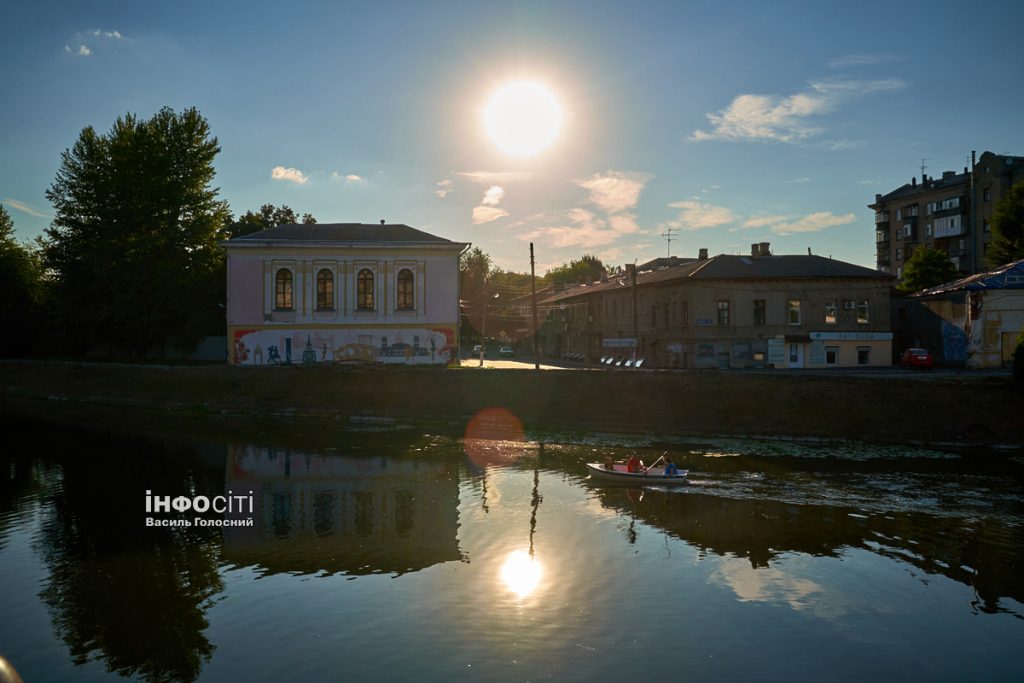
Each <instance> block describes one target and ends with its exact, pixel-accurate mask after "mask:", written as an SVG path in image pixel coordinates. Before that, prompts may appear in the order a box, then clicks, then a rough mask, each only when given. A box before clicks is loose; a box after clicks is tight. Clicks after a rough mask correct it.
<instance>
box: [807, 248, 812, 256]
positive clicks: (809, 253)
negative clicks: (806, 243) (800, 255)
mask: <svg viewBox="0 0 1024 683" xmlns="http://www.w3.org/2000/svg"><path fill="white" fill-rule="evenodd" d="M807 255H808V256H813V254H811V248H810V247H807Z"/></svg>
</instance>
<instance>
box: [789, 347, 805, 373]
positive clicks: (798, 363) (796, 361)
mask: <svg viewBox="0 0 1024 683" xmlns="http://www.w3.org/2000/svg"><path fill="white" fill-rule="evenodd" d="M803 366H804V345H803V344H790V345H789V367H791V368H802V367H803Z"/></svg>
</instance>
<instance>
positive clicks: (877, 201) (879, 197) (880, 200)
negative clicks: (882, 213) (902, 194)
mask: <svg viewBox="0 0 1024 683" xmlns="http://www.w3.org/2000/svg"><path fill="white" fill-rule="evenodd" d="M881 203H882V195H880V194H878V193H877V192H876V193H875V204H881Z"/></svg>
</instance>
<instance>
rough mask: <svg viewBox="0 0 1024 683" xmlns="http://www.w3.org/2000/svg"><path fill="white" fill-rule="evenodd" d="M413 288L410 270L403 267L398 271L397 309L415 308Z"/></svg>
mask: <svg viewBox="0 0 1024 683" xmlns="http://www.w3.org/2000/svg"><path fill="white" fill-rule="evenodd" d="M414 294H415V289H414V287H413V282H412V271H411V270H409V269H408V268H403V269H402V270H400V271H398V310H400V311H411V310H413V309H414V308H416V304H415V301H416V297H415V296H414Z"/></svg>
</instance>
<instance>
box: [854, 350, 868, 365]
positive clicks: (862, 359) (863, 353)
mask: <svg viewBox="0 0 1024 683" xmlns="http://www.w3.org/2000/svg"><path fill="white" fill-rule="evenodd" d="M870 363H871V347H870V346H858V347H857V365H869V364H870Z"/></svg>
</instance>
